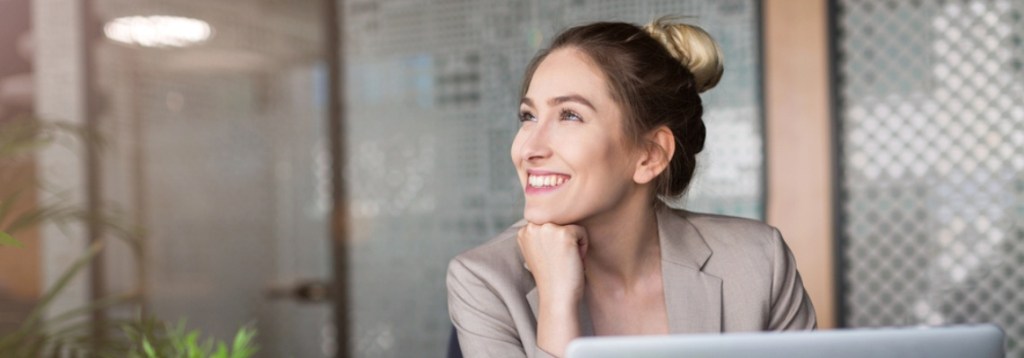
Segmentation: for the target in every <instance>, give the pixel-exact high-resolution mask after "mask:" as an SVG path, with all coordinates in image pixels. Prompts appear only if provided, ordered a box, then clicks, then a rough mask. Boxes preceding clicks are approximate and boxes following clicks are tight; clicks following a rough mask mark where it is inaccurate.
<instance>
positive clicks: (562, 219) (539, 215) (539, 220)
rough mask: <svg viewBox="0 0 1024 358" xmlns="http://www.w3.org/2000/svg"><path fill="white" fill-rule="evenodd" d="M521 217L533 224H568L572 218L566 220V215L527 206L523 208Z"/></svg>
mask: <svg viewBox="0 0 1024 358" xmlns="http://www.w3.org/2000/svg"><path fill="white" fill-rule="evenodd" d="M523 219H526V221H529V222H531V223H534V224H548V223H550V224H556V225H568V224H571V223H572V220H568V218H567V217H566V215H561V214H557V213H554V212H552V211H551V210H545V209H543V208H530V207H527V208H526V209H524V210H523Z"/></svg>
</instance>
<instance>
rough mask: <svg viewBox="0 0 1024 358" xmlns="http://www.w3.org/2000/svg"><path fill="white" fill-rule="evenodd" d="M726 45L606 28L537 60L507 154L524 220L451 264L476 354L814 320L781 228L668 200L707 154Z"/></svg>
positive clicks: (699, 33) (459, 310)
mask: <svg viewBox="0 0 1024 358" xmlns="http://www.w3.org/2000/svg"><path fill="white" fill-rule="evenodd" d="M722 72H723V65H722V53H721V50H719V48H718V45H717V44H716V43H715V42H714V40H713V39H711V37H710V36H709V35H708V34H707V33H706V32H704V31H703V30H702V29H700V28H698V27H695V26H690V25H686V24H682V23H676V22H673V21H671V20H665V19H662V20H657V21H654V22H652V23H650V24H648V25H647V26H645V27H643V28H641V27H638V26H635V25H631V24H627V23H594V24H590V25H585V26H579V27H575V28H571V29H569V30H567V31H565V32H563V33H561V34H560V35H559V36H558V37H557V38H555V40H554V41H553V43H552V44H551V46H550V47H549V48H548V49H546V50H544V51H542V52H541V53H540V54H538V55H537V56H536V57H535V59H534V60H533V62H531V64H530V66H529V67H528V68H527V71H526V76H525V78H524V83H523V87H522V91H521V94H522V99H521V102H520V121H521V123H522V124H521V127H520V129H519V132H518V134H517V135H516V137H515V140H514V142H513V144H512V149H511V157H512V162H513V164H514V165H515V167H516V170H517V173H518V176H519V180H520V183H521V184H522V187H523V192H524V196H525V208H524V211H523V219H524V220H522V221H520V222H519V223H517V224H515V225H513V226H512V227H510V228H509V229H507V230H505V232H503V233H501V234H499V235H498V236H497V237H495V238H493V239H492V240H490V241H488V242H487V243H485V244H483V245H481V246H478V247H476V248H474V249H472V250H469V251H467V252H465V253H463V254H461V255H459V256H458V257H456V258H455V259H453V260H452V262H451V263H450V264H449V268H448V295H449V298H448V301H449V313H450V315H451V319H452V322H453V323H454V324H455V327H456V328H457V330H458V336H459V340H460V344H461V348H462V351H463V354H465V356H467V357H550V356H561V355H562V354H563V352H564V350H565V348H566V346H567V345H568V343H569V341H571V340H572V339H574V338H576V337H580V336H583V335H638V334H667V333H700V332H725V331H756V330H787V329H812V328H814V327H815V325H816V320H815V315H814V309H813V307H812V305H811V302H810V300H809V299H808V298H807V295H806V293H805V292H804V288H803V284H802V283H801V280H800V276H799V274H798V273H797V271H796V267H795V263H794V259H793V256H792V254H791V253H790V251H789V249H788V247H787V246H786V244H785V243H784V242H783V240H782V238H781V235H780V234H779V232H778V230H776V229H775V228H773V227H770V226H768V225H765V224H763V223H760V222H756V221H752V220H747V219H739V218H732V217H724V216H715V215H706V214H698V213H693V212H688V211H683V210H674V209H670V208H669V207H668V206H667V205H665V204H664V202H663V201H662V200H666V199H672V198H674V197H678V196H680V195H682V194H683V193H684V192H685V191H686V188H687V187H688V186H689V183H690V180H691V178H692V177H693V173H694V169H695V167H696V155H697V154H698V153H699V152H701V150H703V147H704V139H705V128H704V123H703V120H702V118H701V117H702V115H703V106H702V104H701V99H700V96H699V93H700V92H703V91H705V90H708V89H710V88H712V87H714V86H715V84H717V82H718V80H719V79H720V78H721V75H722Z"/></svg>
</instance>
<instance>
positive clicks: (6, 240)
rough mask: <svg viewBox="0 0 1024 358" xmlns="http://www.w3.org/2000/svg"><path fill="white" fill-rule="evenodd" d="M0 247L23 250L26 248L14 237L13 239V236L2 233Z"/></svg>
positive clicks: (0, 233)
mask: <svg viewBox="0 0 1024 358" xmlns="http://www.w3.org/2000/svg"><path fill="white" fill-rule="evenodd" d="M0 246H14V247H17V248H21V249H24V248H25V245H23V244H22V243H21V242H20V241H18V240H15V239H14V237H11V235H9V234H7V233H6V232H2V231H0Z"/></svg>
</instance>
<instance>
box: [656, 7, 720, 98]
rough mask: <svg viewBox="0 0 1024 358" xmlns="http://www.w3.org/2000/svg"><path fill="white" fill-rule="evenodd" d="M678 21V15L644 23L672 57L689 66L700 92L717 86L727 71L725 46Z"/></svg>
mask: <svg viewBox="0 0 1024 358" xmlns="http://www.w3.org/2000/svg"><path fill="white" fill-rule="evenodd" d="M677 20H678V18H676V17H670V16H666V17H662V18H660V19H657V20H654V21H651V23H649V24H647V25H644V31H646V32H647V33H648V34H650V35H651V37H654V39H655V40H658V42H661V44H662V45H664V46H665V48H666V49H668V52H669V53H670V54H672V57H675V58H676V59H677V60H679V62H681V63H682V64H683V66H686V68H688V69H690V72H692V73H693V76H694V80H695V81H696V86H697V92H704V91H707V90H709V89H712V88H714V87H715V85H717V84H718V81H719V80H720V79H722V72H723V71H724V70H725V65H724V63H723V56H722V49H721V48H719V47H718V43H717V42H715V40H714V39H712V38H711V35H708V33H707V32H706V31H704V29H702V28H700V27H697V26H693V25H688V24H684V23H681V22H677Z"/></svg>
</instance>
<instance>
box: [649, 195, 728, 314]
mask: <svg viewBox="0 0 1024 358" xmlns="http://www.w3.org/2000/svg"><path fill="white" fill-rule="evenodd" d="M688 214H689V213H688V212H685V211H678V212H677V211H674V210H672V209H671V208H668V207H667V206H661V207H660V208H659V209H658V241H659V242H660V243H661V279H662V285H663V288H664V290H665V310H666V311H668V328H669V333H672V334H681V333H710V332H721V331H722V279H721V278H718V277H715V276H712V275H710V274H708V273H705V272H704V271H702V270H703V268H704V265H705V264H707V262H708V259H710V258H711V248H710V247H708V244H707V242H705V241H704V237H703V236H702V235H701V234H700V231H698V230H697V227H696V226H694V225H693V223H691V222H690V220H688V219H686V216H687V215H688Z"/></svg>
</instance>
